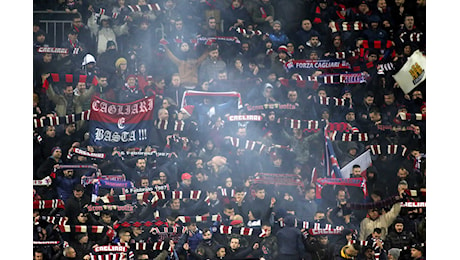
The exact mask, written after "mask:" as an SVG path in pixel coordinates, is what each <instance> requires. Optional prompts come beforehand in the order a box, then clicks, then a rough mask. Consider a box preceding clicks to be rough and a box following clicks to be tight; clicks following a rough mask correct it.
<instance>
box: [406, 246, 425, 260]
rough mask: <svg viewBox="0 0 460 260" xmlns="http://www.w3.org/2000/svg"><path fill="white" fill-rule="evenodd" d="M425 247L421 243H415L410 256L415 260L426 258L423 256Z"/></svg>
mask: <svg viewBox="0 0 460 260" xmlns="http://www.w3.org/2000/svg"><path fill="white" fill-rule="evenodd" d="M423 255H424V253H423V247H422V246H420V245H417V244H415V245H413V246H412V247H411V249H410V257H411V259H413V260H424V259H425V258H424V257H423Z"/></svg>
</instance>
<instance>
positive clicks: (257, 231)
mask: <svg viewBox="0 0 460 260" xmlns="http://www.w3.org/2000/svg"><path fill="white" fill-rule="evenodd" d="M218 231H219V233H220V234H223V235H229V234H238V235H241V236H253V235H257V236H258V237H265V236H266V234H267V233H266V231H265V230H264V229H261V228H249V227H233V226H225V225H220V226H219V230H218Z"/></svg>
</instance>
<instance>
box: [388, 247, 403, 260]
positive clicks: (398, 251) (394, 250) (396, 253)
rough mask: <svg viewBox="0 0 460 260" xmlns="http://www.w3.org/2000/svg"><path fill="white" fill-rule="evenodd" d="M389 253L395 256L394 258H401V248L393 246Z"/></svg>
mask: <svg viewBox="0 0 460 260" xmlns="http://www.w3.org/2000/svg"><path fill="white" fill-rule="evenodd" d="M388 254H389V255H391V256H393V258H394V259H399V255H400V254H401V250H400V249H399V248H392V249H390V250H388Z"/></svg>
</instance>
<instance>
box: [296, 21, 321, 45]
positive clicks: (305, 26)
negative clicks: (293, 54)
mask: <svg viewBox="0 0 460 260" xmlns="http://www.w3.org/2000/svg"><path fill="white" fill-rule="evenodd" d="M311 34H319V33H318V32H317V31H316V30H315V29H313V26H312V23H311V20H310V19H304V20H302V22H301V27H300V28H299V30H298V31H296V33H295V35H296V38H295V39H296V45H297V47H298V49H299V51H302V49H303V48H304V47H305V44H306V43H307V42H308V41H309V40H310V36H311Z"/></svg>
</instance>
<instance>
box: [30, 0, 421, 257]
mask: <svg viewBox="0 0 460 260" xmlns="http://www.w3.org/2000/svg"><path fill="white" fill-rule="evenodd" d="M34 11H46V12H48V13H49V14H53V13H54V12H56V13H60V14H61V15H65V17H66V18H67V20H69V21H71V26H69V28H68V29H67V30H66V31H65V41H63V42H58V43H57V46H53V45H52V44H51V36H50V35H48V34H47V33H46V32H45V28H44V27H43V24H41V23H40V20H39V19H38V18H37V19H36V20H35V21H34V32H33V34H34V35H33V44H34V46H33V59H34V63H33V74H34V75H33V79H34V82H33V115H34V135H33V142H34V146H33V147H34V149H33V179H34V186H33V192H34V195H33V196H34V199H33V208H34V211H33V215H34V224H33V238H34V245H33V247H34V259H37V260H38V259H47V260H60V259H85V260H87V259H197V260H198V259H266V260H268V259H283V260H284V259H304V260H307V259H312V260H313V259H315V260H316V259H318V260H319V259H323V260H324V259H334V260H335V259H381V260H384V259H425V249H426V248H425V242H426V236H425V225H426V215H425V214H426V211H425V201H426V197H425V195H426V183H425V176H426V170H425V167H426V165H425V160H426V156H425V154H426V146H425V140H426V137H425V132H426V125H425V115H426V91H425V82H424V81H423V82H421V83H420V84H419V85H418V86H417V87H415V88H413V89H411V90H410V91H409V92H407V93H406V92H405V91H404V90H403V89H402V88H401V87H400V86H399V84H398V83H397V82H396V81H395V79H394V78H393V75H395V74H396V73H397V72H398V71H399V70H400V69H401V68H402V67H403V65H404V64H405V63H406V62H407V60H408V58H409V57H410V56H411V55H412V54H413V53H414V52H416V51H420V52H421V53H423V55H425V34H426V33H425V32H426V26H425V21H426V17H425V0H412V1H411V0H394V1H393V0H364V1H360V0H337V1H335V0H285V1H283V0H158V1H149V0H117V1H114V0H105V1H101V0H58V1H53V0H41V1H34ZM144 98H147V99H148V98H152V99H153V100H154V103H153V104H154V106H153V108H152V109H153V112H152V114H153V118H152V120H151V124H152V125H151V129H152V130H151V131H150V132H149V136H148V137H147V138H146V140H144V141H143V142H140V140H133V139H130V138H131V136H121V137H120V136H119V135H118V136H115V134H113V135H112V136H110V133H109V134H107V132H106V133H105V134H100V135H102V136H98V137H97V138H98V142H96V141H95V140H94V139H93V138H96V137H95V134H94V133H93V131H94V128H93V127H92V126H91V124H92V117H91V116H92V113H93V111H91V110H94V109H95V108H96V107H95V105H94V103H92V100H99V101H100V100H104V101H106V102H108V103H109V102H113V103H119V104H133V103H135V102H137V101H138V100H141V99H144ZM101 107H102V106H101ZM101 107H100V108H101ZM120 107H121V106H120ZM127 107H128V108H130V106H127ZM120 111H121V108H120V110H119V111H118V112H120ZM136 111H137V107H136ZM121 112H123V111H121ZM128 113H129V112H128ZM93 116H94V115H93ZM124 123H125V122H120V121H119V122H118V127H119V128H122V127H124V125H120V124H124ZM126 124H128V123H127V122H126ZM120 139H121V140H125V139H129V140H130V141H129V142H125V143H123V142H119V141H120ZM134 139H135V138H134ZM110 142H118V143H117V144H113V145H101V143H103V144H107V143H110ZM119 143H121V144H119ZM139 144H142V145H139ZM362 155H367V156H368V158H370V162H368V163H367V164H366V166H365V167H364V166H362V164H360V163H358V161H360V160H359V159H360V158H361V157H362ZM345 166H349V167H348V168H346V169H347V171H348V172H344V170H343V169H344V167H345Z"/></svg>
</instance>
